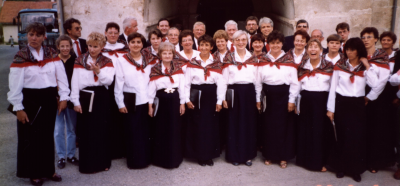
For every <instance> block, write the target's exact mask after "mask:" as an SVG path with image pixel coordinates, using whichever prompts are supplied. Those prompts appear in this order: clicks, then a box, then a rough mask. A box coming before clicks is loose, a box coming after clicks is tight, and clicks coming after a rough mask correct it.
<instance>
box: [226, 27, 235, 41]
mask: <svg viewBox="0 0 400 186" xmlns="http://www.w3.org/2000/svg"><path fill="white" fill-rule="evenodd" d="M236 31H237V28H236V26H235V25H227V26H226V32H228V36H229V40H232V36H233V34H235V32H236Z"/></svg>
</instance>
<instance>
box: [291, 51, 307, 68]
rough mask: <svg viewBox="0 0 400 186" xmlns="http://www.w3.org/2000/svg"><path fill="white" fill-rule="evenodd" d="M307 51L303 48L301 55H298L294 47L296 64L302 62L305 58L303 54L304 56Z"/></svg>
mask: <svg viewBox="0 0 400 186" xmlns="http://www.w3.org/2000/svg"><path fill="white" fill-rule="evenodd" d="M305 53H306V49H303V52H302V53H301V54H300V55H298V56H297V55H296V53H295V52H294V49H293V58H294V62H295V63H296V64H300V63H301V60H302V59H303V56H304V54H305Z"/></svg>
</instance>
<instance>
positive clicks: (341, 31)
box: [337, 28, 350, 42]
mask: <svg viewBox="0 0 400 186" xmlns="http://www.w3.org/2000/svg"><path fill="white" fill-rule="evenodd" d="M337 34H338V35H340V37H342V42H346V41H347V40H348V39H349V34H350V32H349V31H348V30H347V28H346V29H338V31H337Z"/></svg>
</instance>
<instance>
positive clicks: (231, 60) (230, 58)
mask: <svg viewBox="0 0 400 186" xmlns="http://www.w3.org/2000/svg"><path fill="white" fill-rule="evenodd" d="M253 58H254V56H252V57H250V58H249V59H247V60H246V61H245V62H243V63H241V62H238V61H236V59H235V52H231V53H227V54H226V55H225V58H224V62H223V65H222V68H223V69H224V68H226V67H228V66H229V65H235V66H237V68H238V69H239V70H241V69H242V67H243V66H244V67H245V68H247V65H257V64H258V61H257V60H254V59H253Z"/></svg>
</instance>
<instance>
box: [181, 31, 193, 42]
mask: <svg viewBox="0 0 400 186" xmlns="http://www.w3.org/2000/svg"><path fill="white" fill-rule="evenodd" d="M187 36H192V40H193V43H194V34H193V31H191V30H188V29H186V30H183V31H182V32H181V33H180V34H179V44H180V45H182V38H184V37H187Z"/></svg>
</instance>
